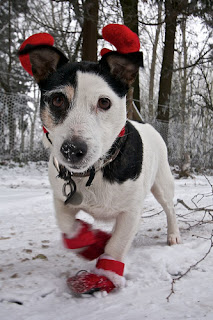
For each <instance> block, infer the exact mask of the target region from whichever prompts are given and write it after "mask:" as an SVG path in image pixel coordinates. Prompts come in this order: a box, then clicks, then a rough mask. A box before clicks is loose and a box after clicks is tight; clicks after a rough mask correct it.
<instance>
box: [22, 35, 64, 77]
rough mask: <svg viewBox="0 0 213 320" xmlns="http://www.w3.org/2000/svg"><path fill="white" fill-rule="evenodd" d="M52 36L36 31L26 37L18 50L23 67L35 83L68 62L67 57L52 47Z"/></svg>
mask: <svg viewBox="0 0 213 320" xmlns="http://www.w3.org/2000/svg"><path fill="white" fill-rule="evenodd" d="M53 44H54V38H53V37H52V36H51V35H50V34H48V33H37V34H34V35H32V36H30V37H29V38H28V39H26V40H25V41H24V42H23V43H22V45H21V47H20V50H19V52H18V55H19V60H20V62H21V64H22V66H23V68H24V69H25V70H26V71H27V72H28V73H29V74H30V75H31V76H33V77H34V78H35V80H36V82H37V83H40V82H41V81H43V80H45V79H47V77H48V76H49V74H51V73H53V72H54V71H56V69H58V68H60V67H61V66H62V65H64V64H66V63H67V62H68V59H67V57H65V55H64V54H63V53H62V52H61V51H60V50H58V49H57V48H55V47H53Z"/></svg>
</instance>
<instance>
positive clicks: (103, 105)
mask: <svg viewBox="0 0 213 320" xmlns="http://www.w3.org/2000/svg"><path fill="white" fill-rule="evenodd" d="M110 107H111V101H110V100H109V99H108V98H100V99H99V100H98V108H100V109H102V110H108V109H109V108H110Z"/></svg>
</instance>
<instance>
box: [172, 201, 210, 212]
mask: <svg viewBox="0 0 213 320" xmlns="http://www.w3.org/2000/svg"><path fill="white" fill-rule="evenodd" d="M177 202H178V203H180V204H182V205H183V206H184V207H185V208H186V209H188V210H191V211H205V212H206V211H207V212H213V209H211V208H210V209H208V206H206V207H201V208H198V207H197V208H190V207H189V206H188V205H187V204H186V203H185V202H184V201H183V200H181V199H177Z"/></svg>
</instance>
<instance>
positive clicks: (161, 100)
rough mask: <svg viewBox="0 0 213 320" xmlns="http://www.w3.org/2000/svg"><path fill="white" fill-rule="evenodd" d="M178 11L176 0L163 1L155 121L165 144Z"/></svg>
mask: <svg viewBox="0 0 213 320" xmlns="http://www.w3.org/2000/svg"><path fill="white" fill-rule="evenodd" d="M177 16H178V11H177V9H176V1H171V0H166V1H165V23H166V26H165V45H164V51H163V62H162V68H161V76H160V87H159V97H158V110H157V121H159V122H160V128H159V129H160V130H159V131H160V133H161V135H162V136H163V138H164V140H165V142H166V144H167V142H168V141H167V140H168V124H169V103H170V94H171V84H172V72H173V60H174V45H175V32H176V26H177Z"/></svg>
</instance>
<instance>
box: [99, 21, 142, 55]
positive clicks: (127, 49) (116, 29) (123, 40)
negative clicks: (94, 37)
mask: <svg viewBox="0 0 213 320" xmlns="http://www.w3.org/2000/svg"><path fill="white" fill-rule="evenodd" d="M102 35H103V38H104V39H105V40H107V41H108V42H110V43H111V44H113V45H114V46H115V47H116V49H117V51H118V52H119V53H124V54H126V53H131V52H138V51H139V49H140V41H139V38H138V35H137V34H136V33H134V32H133V31H132V30H130V29H129V28H128V27H127V26H125V25H122V24H108V25H107V26H106V27H104V28H103V30H102ZM110 51H111V50H109V49H106V48H103V49H102V50H101V55H102V56H103V55H104V54H106V53H108V52H110Z"/></svg>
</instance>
